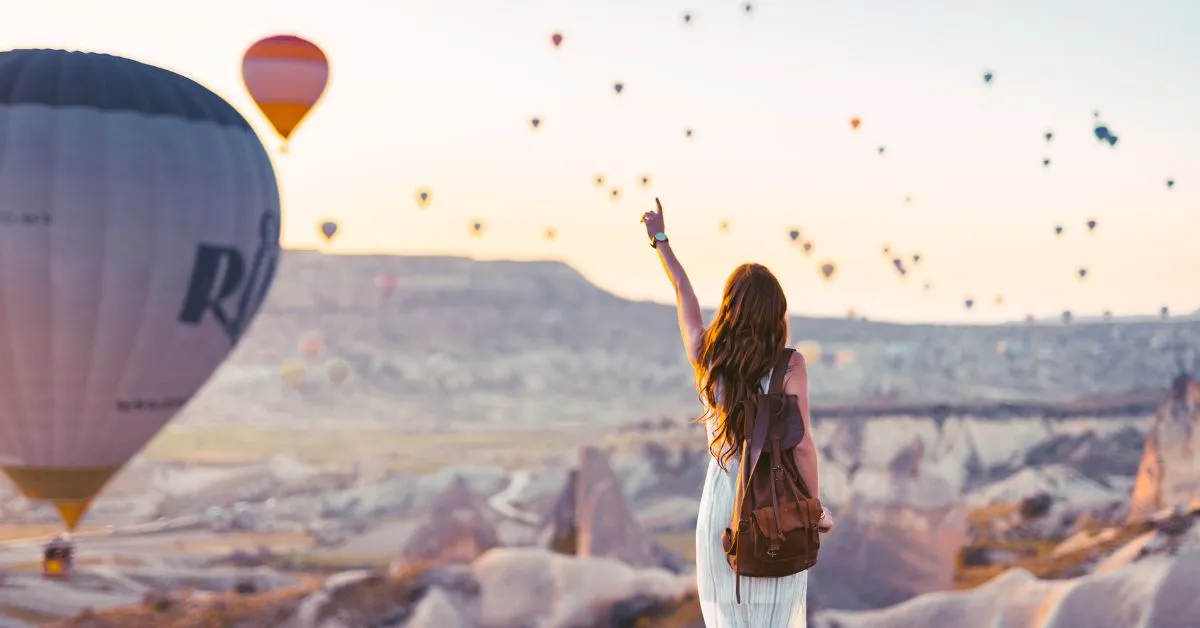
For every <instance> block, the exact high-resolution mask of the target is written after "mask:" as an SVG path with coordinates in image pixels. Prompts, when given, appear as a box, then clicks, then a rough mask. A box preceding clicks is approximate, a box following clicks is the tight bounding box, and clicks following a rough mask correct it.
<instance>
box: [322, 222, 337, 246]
mask: <svg viewBox="0 0 1200 628" xmlns="http://www.w3.org/2000/svg"><path fill="white" fill-rule="evenodd" d="M337 232H338V224H337V223H336V222H333V221H332V220H326V221H325V222H323V223H321V235H323V236H325V240H326V241H330V240H333V236H335V235H337Z"/></svg>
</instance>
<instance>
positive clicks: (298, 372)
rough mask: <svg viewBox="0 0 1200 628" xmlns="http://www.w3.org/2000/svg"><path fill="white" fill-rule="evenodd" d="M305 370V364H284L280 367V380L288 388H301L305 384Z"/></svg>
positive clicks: (295, 362)
mask: <svg viewBox="0 0 1200 628" xmlns="http://www.w3.org/2000/svg"><path fill="white" fill-rule="evenodd" d="M304 370H305V369H304V363H303V362H298V361H295V360H293V361H290V362H284V363H283V364H281V365H280V366H279V378H280V379H282V380H283V383H284V384H286V385H287V387H288V388H299V387H300V385H301V384H303V383H304Z"/></svg>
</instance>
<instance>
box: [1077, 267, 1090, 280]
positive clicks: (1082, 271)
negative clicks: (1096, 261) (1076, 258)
mask: <svg viewBox="0 0 1200 628" xmlns="http://www.w3.org/2000/svg"><path fill="white" fill-rule="evenodd" d="M1075 272H1076V274H1077V275H1079V279H1080V281H1082V280H1083V279H1085V278H1086V277H1087V273H1088V271H1087V269H1086V268H1080V269H1079V270H1077V271H1075Z"/></svg>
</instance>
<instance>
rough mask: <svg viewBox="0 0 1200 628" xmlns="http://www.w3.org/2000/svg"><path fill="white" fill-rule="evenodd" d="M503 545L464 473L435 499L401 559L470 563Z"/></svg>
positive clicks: (403, 560) (406, 560)
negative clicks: (463, 475)
mask: <svg viewBox="0 0 1200 628" xmlns="http://www.w3.org/2000/svg"><path fill="white" fill-rule="evenodd" d="M499 545H500V539H499V536H498V535H497V533H496V527H495V526H494V525H493V524H492V522H491V521H490V520H488V518H487V517H486V516H485V515H484V514H483V509H482V508H481V506H480V503H479V501H478V500H477V499H476V497H475V495H474V494H473V493H471V489H470V486H469V485H468V484H467V481H466V479H465V478H463V477H462V476H461V475H458V476H455V477H454V481H453V482H451V484H450V486H448V487H447V488H446V490H445V492H443V493H442V494H441V495H440V496H438V498H437V499H436V500H434V502H433V504H432V505H431V507H430V509H429V512H428V513H427V515H426V518H425V521H424V522H422V524H421V525H420V526H418V527H417V529H416V531H415V532H414V533H413V535H412V536H411V537H410V541H409V542H408V545H407V546H406V547H405V548H404V551H403V552H402V553H401V556H400V560H401V561H402V562H404V563H407V564H412V563H419V562H426V561H431V562H439V563H441V562H454V563H468V562H471V561H473V560H475V559H476V558H478V557H479V556H480V555H481V554H483V553H484V552H486V551H488V550H489V549H492V548H493V547H498V546H499Z"/></svg>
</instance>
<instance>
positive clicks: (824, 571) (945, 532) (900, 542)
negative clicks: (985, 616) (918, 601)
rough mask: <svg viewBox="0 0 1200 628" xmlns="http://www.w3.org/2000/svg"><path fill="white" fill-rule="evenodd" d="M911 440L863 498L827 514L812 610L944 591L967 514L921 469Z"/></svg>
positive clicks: (875, 604)
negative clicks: (830, 518) (831, 525)
mask: <svg viewBox="0 0 1200 628" xmlns="http://www.w3.org/2000/svg"><path fill="white" fill-rule="evenodd" d="M923 454H924V446H923V445H922V444H921V441H920V440H914V441H913V442H912V443H911V444H910V445H909V446H907V447H905V448H904V449H902V450H901V451H900V452H899V453H897V454H896V456H895V457H894V458H893V459H892V460H891V463H890V464H889V465H888V467H889V470H888V472H887V473H881V474H880V475H879V476H878V477H877V478H876V481H875V482H873V484H876V485H877V486H875V487H874V490H872V491H871V492H870V494H865V493H862V492H859V493H856V494H855V495H853V496H852V497H850V498H849V499H848V500H847V501H846V502H845V503H844V504H842V507H841V508H840V509H838V511H837V512H835V513H834V521H835V522H836V523H835V525H836V528H835V530H834V532H833V534H830V535H828V536H825V537H823V538H822V541H821V554H820V558H819V559H818V561H819V562H818V563H817V566H816V567H815V568H814V570H813V571H814V575H813V578H812V580H811V581H810V582H809V600H810V605H811V606H812V607H813V608H840V609H868V608H882V607H884V606H889V605H892V604H897V603H900V602H903V601H905V600H907V599H909V598H912V597H914V596H917V595H920V594H923V593H929V592H932V591H941V590H946V589H949V588H951V586H952V584H953V582H954V573H955V569H956V565H957V558H958V555H959V552H961V550H962V548H963V546H964V545H965V544H966V538H967V522H966V509H965V507H964V506H963V505H962V504H960V503H958V501H957V496H956V495H955V494H954V491H952V490H950V489H949V487H948V486H947V485H946V483H945V482H944V481H942V480H941V479H940V478H938V477H937V476H936V474H934V473H929V472H926V471H925V470H924V469H923V468H922V464H921V462H922V459H923Z"/></svg>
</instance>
